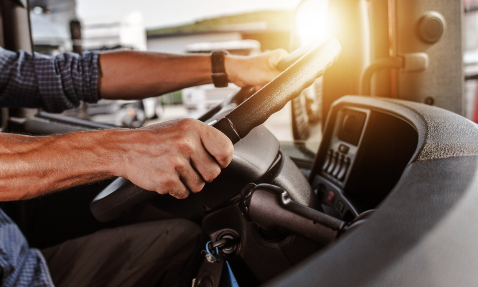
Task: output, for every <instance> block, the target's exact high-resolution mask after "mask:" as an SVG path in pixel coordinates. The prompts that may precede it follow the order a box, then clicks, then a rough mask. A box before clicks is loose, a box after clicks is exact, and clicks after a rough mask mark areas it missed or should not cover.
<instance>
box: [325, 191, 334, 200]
mask: <svg viewBox="0 0 478 287" xmlns="http://www.w3.org/2000/svg"><path fill="white" fill-rule="evenodd" d="M334 198H335V193H334V192H333V191H332V190H329V192H328V193H327V196H326V197H325V201H327V202H328V203H332V202H333V201H334Z"/></svg>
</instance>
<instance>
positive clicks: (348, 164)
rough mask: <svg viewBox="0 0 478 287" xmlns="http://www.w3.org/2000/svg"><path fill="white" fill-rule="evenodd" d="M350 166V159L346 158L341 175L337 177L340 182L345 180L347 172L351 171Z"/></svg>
mask: <svg viewBox="0 0 478 287" xmlns="http://www.w3.org/2000/svg"><path fill="white" fill-rule="evenodd" d="M349 166H350V158H349V157H346V158H345V159H344V163H343V164H342V168H341V169H340V171H339V174H338V175H337V179H338V180H344V178H345V175H346V174H347V171H348V169H349Z"/></svg>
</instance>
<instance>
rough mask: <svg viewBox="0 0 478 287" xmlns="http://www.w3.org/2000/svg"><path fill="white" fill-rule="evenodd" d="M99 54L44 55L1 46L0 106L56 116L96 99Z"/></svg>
mask: <svg viewBox="0 0 478 287" xmlns="http://www.w3.org/2000/svg"><path fill="white" fill-rule="evenodd" d="M97 83H98V52H85V53H84V54H83V55H81V56H80V55H78V54H74V53H63V54H60V55H58V56H53V57H52V56H45V55H41V54H38V53H33V54H29V53H27V52H25V51H19V52H12V51H8V50H5V49H3V48H1V47H0V106H1V107H26V108H42V109H44V110H45V111H47V112H53V113H58V112H62V111H64V110H66V109H71V108H74V107H77V106H78V105H79V104H80V101H85V102H90V103H95V102H97V101H98V100H99V95H98V90H97Z"/></svg>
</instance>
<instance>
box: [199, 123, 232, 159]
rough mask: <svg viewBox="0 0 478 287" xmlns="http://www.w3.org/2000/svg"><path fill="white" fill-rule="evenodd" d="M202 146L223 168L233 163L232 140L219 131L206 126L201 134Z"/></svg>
mask: <svg viewBox="0 0 478 287" xmlns="http://www.w3.org/2000/svg"><path fill="white" fill-rule="evenodd" d="M200 138H201V142H202V145H203V146H204V148H205V149H206V151H207V152H208V153H209V154H210V155H211V156H212V157H213V158H214V159H215V161H216V162H217V163H218V164H219V166H220V167H221V168H225V167H227V166H228V165H229V163H231V161H232V157H233V155H234V147H233V145H232V142H231V140H230V139H229V138H228V137H227V136H226V135H225V134H223V133H222V132H220V131H219V130H218V129H216V128H213V127H211V126H208V125H206V124H204V125H203V126H202V129H201V132H200Z"/></svg>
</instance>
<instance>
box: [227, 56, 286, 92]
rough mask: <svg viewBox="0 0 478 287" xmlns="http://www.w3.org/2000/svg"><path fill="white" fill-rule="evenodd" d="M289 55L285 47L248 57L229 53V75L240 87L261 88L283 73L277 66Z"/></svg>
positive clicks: (231, 80)
mask: <svg viewBox="0 0 478 287" xmlns="http://www.w3.org/2000/svg"><path fill="white" fill-rule="evenodd" d="M287 55H288V53H287V52H286V51H285V50H284V49H276V50H273V51H267V52H264V53H262V54H259V55H255V56H248V57H242V56H234V55H228V56H226V57H225V60H224V65H225V68H226V74H227V77H228V79H229V81H230V82H232V83H234V84H236V85H238V86H239V87H245V86H253V87H256V89H258V88H261V87H262V86H264V85H265V84H267V83H269V82H270V81H272V80H273V79H274V78H275V77H277V76H278V75H279V74H280V73H281V71H279V70H278V69H277V68H276V67H277V64H279V62H280V61H281V60H282V59H283V58H285V57H286V56H287Z"/></svg>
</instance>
